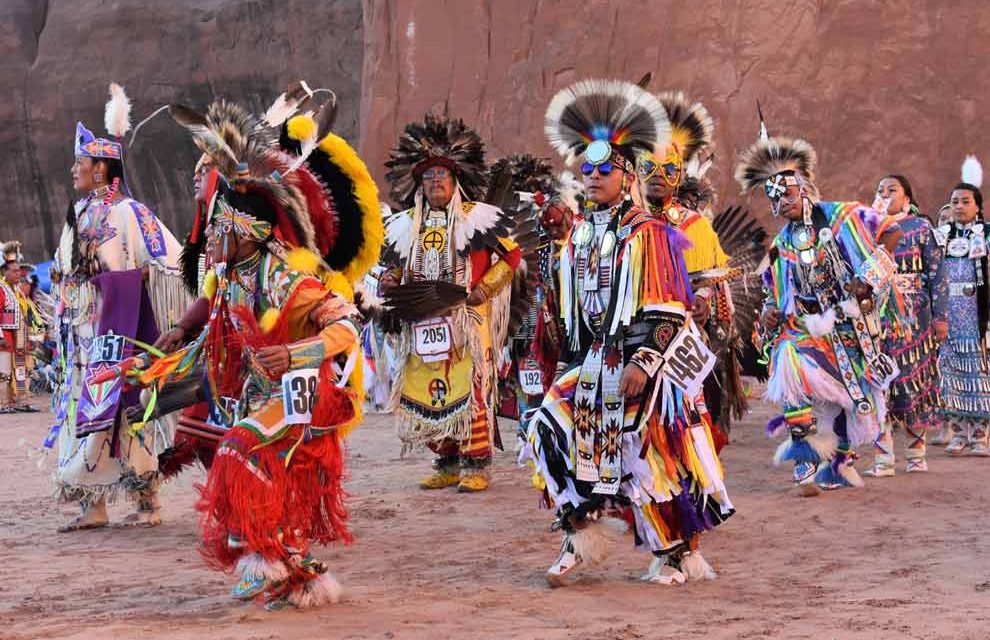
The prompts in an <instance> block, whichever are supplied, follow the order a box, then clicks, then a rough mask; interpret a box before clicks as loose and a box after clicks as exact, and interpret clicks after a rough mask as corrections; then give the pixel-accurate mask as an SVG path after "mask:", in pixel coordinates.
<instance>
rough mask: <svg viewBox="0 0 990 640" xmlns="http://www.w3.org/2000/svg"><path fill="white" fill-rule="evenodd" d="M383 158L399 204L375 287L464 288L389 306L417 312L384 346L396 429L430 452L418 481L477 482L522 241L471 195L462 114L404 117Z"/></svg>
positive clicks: (408, 442)
mask: <svg viewBox="0 0 990 640" xmlns="http://www.w3.org/2000/svg"><path fill="white" fill-rule="evenodd" d="M386 166H387V167H388V168H389V172H388V174H387V175H386V178H387V179H388V180H389V182H390V183H391V186H392V189H391V195H392V198H393V200H394V201H395V202H397V203H401V204H403V205H404V206H406V207H407V209H406V210H404V211H401V212H400V213H397V214H396V215H394V216H393V217H392V218H391V219H390V220H389V221H388V223H387V229H386V247H387V249H386V255H385V258H384V262H385V263H386V264H387V265H388V266H389V267H390V270H389V272H388V273H387V274H385V275H384V276H383V277H382V280H381V283H380V285H379V286H380V290H381V292H382V293H383V294H387V293H388V292H389V290H390V289H393V288H396V287H398V286H399V285H407V284H415V283H437V285H436V286H437V287H439V289H438V291H439V290H441V289H442V290H443V291H450V290H451V289H458V287H460V289H458V290H460V291H463V292H464V293H466V299H457V300H452V301H451V304H450V305H448V306H446V307H445V308H443V309H442V310H441V311H440V312H439V313H432V312H431V313H429V314H428V317H426V318H425V319H424V318H422V314H421V313H419V312H418V310H417V309H396V312H397V314H399V315H402V316H403V317H407V318H409V317H416V321H403V322H401V326H400V327H399V339H398V342H397V349H396V354H395V358H396V364H397V367H399V368H400V370H401V373H400V374H399V375H398V377H397V379H396V382H395V386H394V388H393V391H392V406H393V410H394V411H395V413H396V416H397V418H398V423H399V437H400V439H401V440H402V442H403V448H404V449H409V448H413V447H416V446H422V445H426V446H428V447H429V448H430V449H431V450H432V451H433V452H434V453H435V454H436V459H435V460H434V465H433V466H434V472H433V473H431V474H430V475H429V476H427V477H425V478H424V479H423V480H422V481H421V482H420V487H421V488H422V489H427V490H436V489H444V488H447V487H454V486H456V487H457V490H458V491H459V492H462V493H469V492H477V491H484V490H485V489H487V488H488V485H489V474H488V469H489V466H490V464H491V460H492V448H493V446H498V447H500V448H501V441H500V439H499V437H498V425H497V423H496V419H495V414H496V409H497V407H498V390H497V382H498V374H497V361H496V358H497V355H498V354H501V353H502V351H503V347H504V346H505V345H506V342H507V339H508V336H507V332H508V322H507V319H508V314H509V294H510V287H509V286H508V285H509V284H510V283H511V281H512V278H513V275H514V273H515V270H516V268H517V267H518V265H519V262H520V259H521V251H520V250H519V248H518V246H516V245H515V243H514V242H512V241H511V240H509V239H508V238H507V237H506V235H507V233H508V229H509V227H510V226H511V222H510V221H509V220H508V217H507V216H506V215H505V214H504V213H503V212H502V210H501V209H499V208H498V207H494V206H491V205H488V204H484V203H482V202H478V200H479V199H480V198H481V197H482V195H483V189H484V187H485V186H486V183H487V172H486V167H485V162H484V145H483V144H482V142H481V139H480V138H479V137H478V135H477V134H476V133H475V132H474V131H472V130H471V129H469V128H468V127H467V126H465V125H464V122H463V121H461V120H459V119H450V118H447V117H445V116H435V115H433V114H428V115H427V116H426V119H425V121H424V122H423V123H411V124H409V125H408V126H407V127H406V128H405V131H404V133H403V135H402V136H401V137H400V139H399V145H398V148H396V149H394V150H393V151H392V153H391V157H390V159H389V161H388V162H386ZM451 285H456V286H454V287H451ZM427 303H433V304H434V305H435V303H436V301H435V300H433V301H424V303H423V304H427Z"/></svg>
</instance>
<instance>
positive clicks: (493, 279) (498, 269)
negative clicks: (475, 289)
mask: <svg viewBox="0 0 990 640" xmlns="http://www.w3.org/2000/svg"><path fill="white" fill-rule="evenodd" d="M511 281H512V267H510V266H509V265H508V264H507V263H505V262H503V261H501V260H499V261H498V262H496V263H495V264H493V265H492V266H491V268H489V269H488V271H486V272H485V275H483V276H481V281H480V282H478V286H479V287H481V290H482V291H484V292H485V295H486V296H487V297H488V298H489V299H491V298H492V297H493V296H494V295H495V294H496V293H498V292H499V291H501V290H502V287H504V286H506V285H507V284H509V282H511Z"/></svg>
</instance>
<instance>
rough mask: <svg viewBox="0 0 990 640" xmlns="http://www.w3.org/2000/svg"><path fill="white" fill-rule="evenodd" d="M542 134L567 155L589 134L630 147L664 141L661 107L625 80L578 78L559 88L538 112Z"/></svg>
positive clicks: (650, 147) (575, 153)
mask: <svg viewBox="0 0 990 640" xmlns="http://www.w3.org/2000/svg"><path fill="white" fill-rule="evenodd" d="M543 129H544V132H545V133H546V136H547V140H548V141H549V142H550V146H552V147H553V148H554V149H555V150H556V151H557V152H558V153H560V154H561V155H562V156H564V157H565V158H566V159H567V160H568V161H570V160H572V159H573V158H575V157H576V156H578V155H580V154H581V153H583V152H584V149H585V148H586V147H587V145H588V143H589V142H591V141H593V140H605V141H608V142H609V143H610V144H612V145H618V146H620V147H626V148H627V149H628V150H630V151H631V152H635V150H638V149H642V150H646V151H653V149H654V148H658V147H659V148H665V147H666V146H667V145H668V144H670V122H669V120H668V119H667V112H666V110H665V109H664V108H663V105H662V104H660V102H659V101H658V100H657V99H656V97H655V96H653V95H651V94H649V93H647V92H646V91H644V90H643V89H641V88H640V87H638V86H636V85H634V84H633V83H631V82H623V81H619V80H581V81H579V82H576V83H574V84H572V85H571V86H569V87H567V88H565V89H563V90H561V91H559V92H558V93H557V95H555V96H554V97H553V100H551V101H550V106H548V107H547V111H546V114H545V115H544V126H543Z"/></svg>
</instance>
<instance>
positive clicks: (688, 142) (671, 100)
mask: <svg viewBox="0 0 990 640" xmlns="http://www.w3.org/2000/svg"><path fill="white" fill-rule="evenodd" d="M657 99H658V100H659V101H660V104H662V105H663V107H664V109H666V110H667V118H668V119H669V120H670V127H671V141H672V142H673V143H674V144H675V145H677V151H678V152H679V153H680V155H681V158H683V160H684V162H691V161H693V160H695V158H696V156H697V154H698V152H699V151H701V150H702V149H704V148H706V147H711V145H712V142H713V140H714V136H715V121H714V120H712V117H711V115H710V114H709V113H708V109H706V108H705V107H704V105H703V104H701V103H700V102H694V103H692V102H691V101H690V100H688V99H687V96H685V95H684V92H683V91H664V92H662V93H659V94H657Z"/></svg>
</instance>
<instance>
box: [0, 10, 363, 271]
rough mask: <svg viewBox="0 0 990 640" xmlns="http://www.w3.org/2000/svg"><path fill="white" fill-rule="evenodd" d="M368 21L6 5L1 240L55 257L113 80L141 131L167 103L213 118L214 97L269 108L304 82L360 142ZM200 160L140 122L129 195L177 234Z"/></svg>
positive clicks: (335, 15) (348, 16)
mask: <svg viewBox="0 0 990 640" xmlns="http://www.w3.org/2000/svg"><path fill="white" fill-rule="evenodd" d="M361 15H362V13H361V4H360V2H359V1H358V0H340V1H335V2H326V1H321V2H311V1H307V0H252V1H250V2H244V1H238V0H168V1H167V2H152V1H150V0H117V1H106V0H72V1H71V2H67V1H64V0H61V1H57V0H6V1H5V2H3V3H2V4H0V25H2V26H0V74H2V78H3V82H2V86H4V87H5V88H6V90H7V96H6V99H5V100H2V101H0V122H4V123H5V126H4V127H3V128H2V129H0V144H2V146H3V148H4V149H6V150H7V158H8V163H10V165H12V166H9V168H8V171H7V177H8V182H7V186H8V198H7V203H6V204H7V207H6V211H5V215H4V216H2V218H0V239H7V238H13V237H20V238H22V239H23V240H24V241H25V253H26V255H27V257H28V258H30V259H33V260H42V259H44V258H45V257H46V256H47V255H48V254H50V252H51V251H52V250H53V248H54V243H55V242H57V239H58V234H59V232H60V230H61V227H62V223H63V221H64V219H65V211H66V209H67V206H68V204H69V203H70V202H71V201H72V200H73V199H74V198H75V195H74V194H73V193H72V180H71V178H70V176H69V169H70V167H71V165H72V136H73V132H74V127H75V122H76V121H77V120H81V121H82V122H83V123H84V124H86V126H88V127H89V128H90V129H92V130H93V131H94V132H95V133H97V135H106V134H105V131H104V129H103V105H104V103H105V102H106V98H107V86H108V84H109V82H111V81H116V82H118V83H120V84H121V85H123V86H124V88H125V89H126V90H127V93H128V95H129V96H130V97H131V101H132V103H133V113H132V121H134V122H135V123H137V122H138V121H139V120H141V119H142V118H144V117H145V116H146V115H148V114H150V113H151V112H152V111H153V110H154V109H156V108H157V107H159V106H160V105H163V104H167V103H169V102H182V103H184V104H188V105H190V106H194V107H198V108H203V109H205V107H206V106H207V105H208V103H209V102H210V101H211V100H212V99H213V97H214V96H222V97H229V98H231V99H233V100H235V101H237V102H241V103H243V104H246V105H250V106H251V107H253V108H256V109H258V110H262V109H264V108H265V107H266V106H267V105H268V103H270V102H271V100H272V99H273V98H274V97H275V96H276V95H277V94H278V93H279V92H281V91H282V89H283V88H284V87H285V85H286V84H287V83H288V82H289V81H290V80H292V79H295V78H297V77H302V78H306V79H307V80H309V81H310V82H311V83H312V84H313V86H323V87H331V88H333V89H334V90H335V91H336V92H337V94H338V96H339V98H340V100H341V108H340V110H339V116H338V122H337V127H338V131H339V132H340V133H341V134H342V135H344V136H345V137H348V138H351V139H353V138H355V137H356V135H357V119H358V110H359V109H358V96H359V95H360V84H361V60H362V41H363V37H362V25H361ZM197 156H198V154H197V153H196V151H195V147H194V146H193V145H192V143H191V141H190V140H189V138H188V136H185V135H183V134H182V133H181V131H180V130H179V129H178V128H177V127H176V126H175V125H174V124H173V123H172V122H171V119H170V118H169V117H168V116H167V115H166V114H162V115H161V116H160V117H159V118H156V119H155V120H153V121H151V122H149V123H148V124H147V125H145V127H144V128H142V130H141V132H140V135H139V137H138V138H137V139H136V141H135V142H134V145H133V146H132V147H130V148H129V149H128V150H127V157H126V166H127V176H128V181H129V183H130V186H131V189H132V190H133V191H134V193H135V195H136V197H137V198H138V199H140V200H142V201H144V202H146V203H147V204H148V205H149V206H150V207H151V208H152V209H154V210H155V211H156V212H157V213H158V214H159V215H160V216H161V217H162V218H163V219H164V220H165V221H166V223H167V224H168V225H170V226H171V228H172V229H173V231H175V232H176V235H180V234H184V233H185V232H186V231H187V227H188V225H189V224H190V222H191V220H192V215H193V211H194V208H195V207H194V204H193V200H192V178H191V171H192V168H193V166H194V163H195V161H196V158H197Z"/></svg>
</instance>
